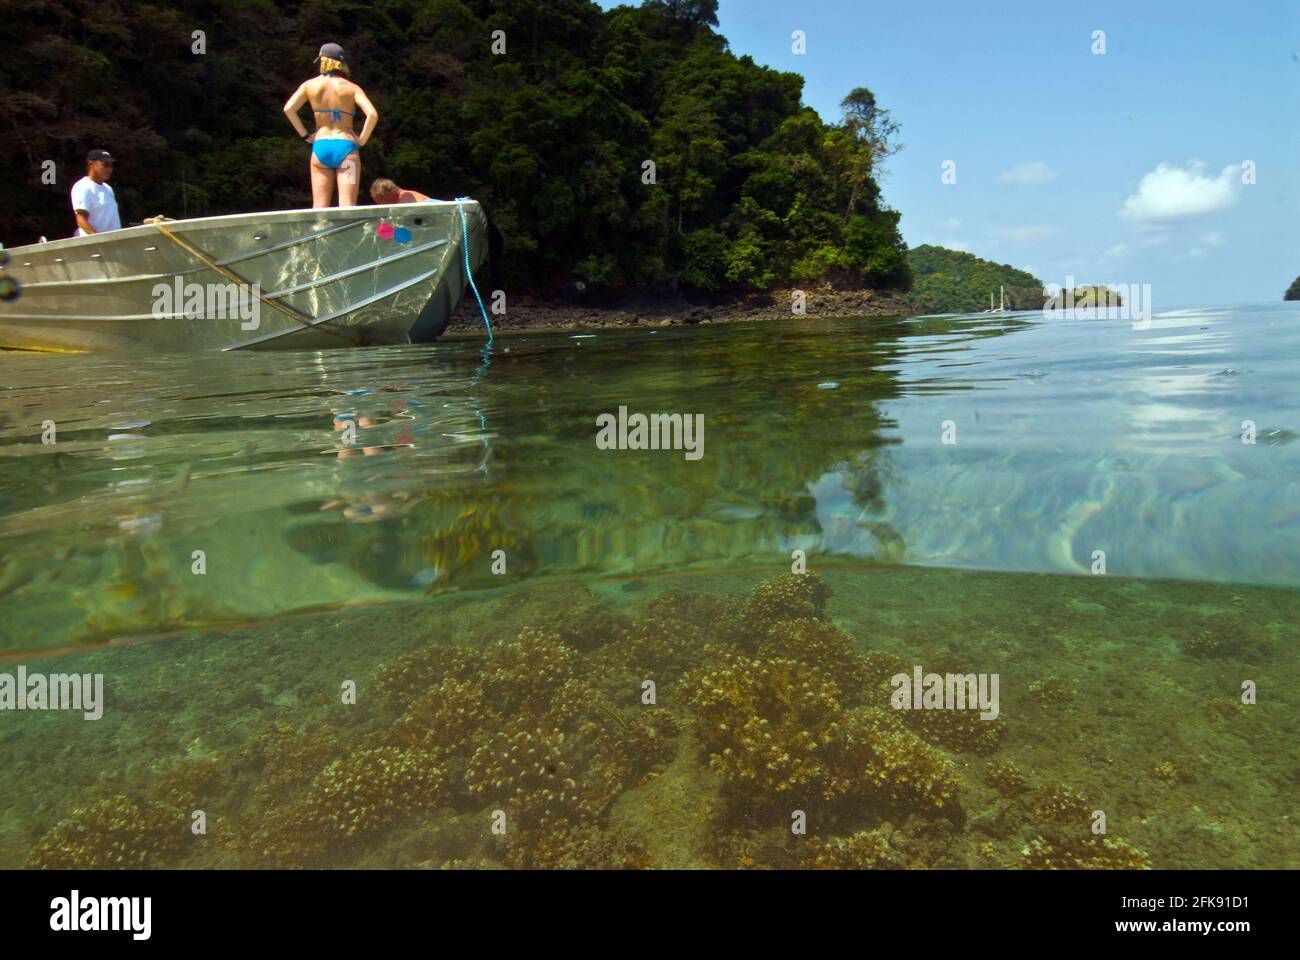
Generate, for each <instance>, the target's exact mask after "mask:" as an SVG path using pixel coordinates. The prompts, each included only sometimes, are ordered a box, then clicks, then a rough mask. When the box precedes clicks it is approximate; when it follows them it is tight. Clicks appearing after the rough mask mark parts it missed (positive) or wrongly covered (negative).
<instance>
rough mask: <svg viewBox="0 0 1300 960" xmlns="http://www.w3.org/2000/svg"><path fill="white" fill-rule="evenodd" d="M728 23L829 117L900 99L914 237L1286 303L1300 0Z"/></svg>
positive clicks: (809, 2) (798, 8)
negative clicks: (950, 178)
mask: <svg viewBox="0 0 1300 960" xmlns="http://www.w3.org/2000/svg"><path fill="white" fill-rule="evenodd" d="M615 5H616V4H614V3H611V2H602V6H606V7H611V6H615ZM719 20H720V26H719V30H720V31H721V33H722V34H723V35H724V36H726V37H727V39H728V40H729V41H730V44H731V49H732V50H733V51H734V52H735V53H737V54H749V55H750V56H752V57H753V58H754V59H755V60H756V61H757V62H759V63H761V64H765V65H767V66H771V67H775V68H778V69H782V70H791V71H795V72H797V73H799V74H801V75H802V76H803V77H804V78H805V85H804V101H805V102H806V103H808V104H809V105H811V106H812V107H814V108H815V109H816V110H817V111H818V112H819V113H820V114H821V115H822V116H823V117H824V118H825V119H828V120H834V119H838V117H839V102H840V100H841V99H842V98H843V96H844V94H846V93H847V92H848V91H849V90H851V89H852V88H853V87H855V86H867V87H870V88H871V90H872V91H874V92H875V94H876V97H877V100H878V101H879V102H880V104H881V105H882V106H885V107H887V108H888V109H890V110H891V111H892V113H893V117H894V119H895V120H897V121H898V122H899V123H900V124H901V125H902V130H901V132H900V135H899V140H900V142H901V143H903V144H904V149H903V150H902V151H901V152H900V153H898V154H897V155H896V156H894V157H893V158H891V159H890V160H889V161H888V162H887V164H886V167H885V173H884V177H883V179H882V185H883V188H884V193H885V199H886V201H887V202H888V203H889V204H890V205H891V206H893V207H894V208H896V209H898V210H900V211H902V214H903V219H902V228H903V234H904V237H905V238H906V240H907V242H908V244H909V245H916V244H920V243H939V244H943V245H945V246H952V247H959V248H961V249H965V250H969V251H970V252H971V253H974V254H977V255H979V256H981V257H985V258H986V259H989V260H995V261H997V262H1000V263H1010V264H1012V265H1013V266H1017V267H1022V268H1024V269H1028V270H1031V271H1032V272H1033V273H1035V274H1036V275H1037V276H1038V277H1040V278H1041V279H1042V280H1043V281H1044V282H1045V283H1049V284H1051V283H1056V284H1063V283H1065V282H1066V279H1067V277H1068V276H1073V277H1074V278H1075V280H1076V282H1079V283H1084V282H1088V283H1126V284H1127V283H1150V284H1151V294H1152V301H1153V304H1154V307H1155V309H1156V310H1161V309H1166V308H1173V307H1184V306H1194V305H1205V304H1220V303H1238V302H1247V301H1262V300H1277V299H1280V298H1281V295H1282V292H1283V290H1285V289H1286V287H1287V286H1288V285H1289V284H1290V282H1291V281H1292V280H1293V279H1294V278H1295V277H1296V276H1297V275H1300V190H1297V186H1296V178H1297V173H1300V132H1298V128H1300V111H1298V110H1297V107H1298V106H1300V97H1298V96H1297V90H1298V89H1300V3H1296V2H1294V0H1290V2H1283V0H1252V2H1249V3H1245V4H1240V5H1238V4H1229V3H1223V2H1214V3H1210V2H1204V0H1191V2H1179V3H1174V2H1172V0H1126V2H1110V0H1100V2H1086V3H1084V2H1061V0H1048V2H1043V0H1038V2H1023V0H1011V2H997V3H979V4H977V3H970V2H955V0H922V2H915V3H899V2H892V3H876V2H865V0H856V2H855V0H801V2H791V0H722V2H721V6H720V9H719ZM794 30H802V31H804V32H805V34H806V36H807V52H806V53H804V54H802V55H798V54H795V53H794V52H792V50H791V44H792V40H791V33H792V32H793V31H794ZM1097 30H1101V31H1104V32H1105V38H1104V39H1105V53H1104V54H1095V53H1093V46H1094V40H1093V32H1094V31H1097ZM949 160H950V161H953V163H954V164H955V178H956V182H955V183H953V184H951V185H947V184H944V183H942V182H941V173H942V169H943V164H944V162H945V161H949ZM1244 162H1250V163H1252V164H1253V165H1254V166H1253V169H1254V178H1255V183H1253V184H1247V183H1243V182H1242V180H1243V174H1245V173H1246V172H1247V171H1245V170H1244V169H1243V167H1242V164H1243V163H1244ZM1229 168H1231V169H1229Z"/></svg>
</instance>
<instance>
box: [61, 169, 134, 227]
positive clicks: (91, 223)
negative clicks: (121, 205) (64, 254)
mask: <svg viewBox="0 0 1300 960" xmlns="http://www.w3.org/2000/svg"><path fill="white" fill-rule="evenodd" d="M113 163H114V161H113V157H112V154H110V153H109V152H108V151H107V150H91V151H90V153H88V154H86V175H85V176H84V177H82V178H81V179H80V180H78V181H77V182H76V183H74V184H73V185H72V212H73V213H74V214H76V216H77V232H76V234H75V236H78V237H84V236H86V235H87V234H91V233H103V232H104V231H105V230H121V229H122V218H121V217H119V216H118V213H117V197H115V196H114V195H113V188H112V187H110V186H109V185H108V180H109V178H110V177H112V176H113Z"/></svg>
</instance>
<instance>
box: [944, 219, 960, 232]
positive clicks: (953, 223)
mask: <svg viewBox="0 0 1300 960" xmlns="http://www.w3.org/2000/svg"><path fill="white" fill-rule="evenodd" d="M943 228H944V229H945V230H960V229H961V221H960V220H958V219H957V218H956V217H949V218H948V219H947V220H945V221H944V222H943Z"/></svg>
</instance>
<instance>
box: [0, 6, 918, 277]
mask: <svg viewBox="0 0 1300 960" xmlns="http://www.w3.org/2000/svg"><path fill="white" fill-rule="evenodd" d="M717 6H718V4H717V0H645V2H644V3H642V4H641V5H639V6H620V7H617V8H614V9H611V10H608V11H605V10H602V9H601V8H600V7H599V6H597V5H596V4H595V3H593V2H591V0H548V2H546V3H540V2H537V0H375V2H373V3H372V2H361V0H204V2H198V0H178V2H175V3H168V4H165V5H164V4H162V3H157V2H148V0H146V2H140V3H136V2H126V0H46V2H42V3H24V4H10V5H9V8H8V12H7V14H6V18H5V19H6V39H7V46H8V48H9V51H10V52H9V54H8V56H7V61H6V69H5V71H4V73H3V74H0V97H3V98H4V102H5V103H6V107H7V109H6V113H7V119H8V121H9V122H8V127H9V130H10V135H9V136H6V137H5V138H3V139H0V158H2V159H3V161H4V164H5V169H6V170H11V171H18V172H20V175H17V176H12V175H11V177H9V178H7V179H6V181H5V184H4V186H3V187H2V188H0V189H3V191H4V195H3V200H4V202H3V204H0V239H2V240H3V241H4V242H5V243H6V244H8V245H10V246H14V245H17V244H20V243H27V242H30V241H32V240H34V239H36V237H37V236H38V235H41V234H44V235H47V236H49V237H51V238H56V237H63V236H67V235H69V234H70V233H71V231H72V227H73V224H72V218H71V213H70V210H69V208H68V191H69V189H70V187H71V185H72V182H73V181H74V180H76V179H77V178H79V177H80V176H81V175H82V173H83V172H84V157H85V153H86V150H87V149H89V148H91V147H104V148H107V149H109V150H110V151H111V152H112V153H113V154H114V156H116V157H118V159H119V163H118V166H117V169H116V172H115V175H114V179H113V186H114V189H115V190H116V191H117V193H118V198H119V204H120V205H121V207H122V212H123V219H124V220H127V221H130V220H139V219H141V218H143V217H144V216H149V215H153V214H157V213H165V214H167V215H169V216H173V217H183V216H190V217H193V216H201V215H208V214H222V213H233V212H244V211H251V210H258V209H281V208H292V207H304V206H307V205H309V203H310V186H309V182H308V175H307V158H306V152H307V151H306V148H305V147H304V145H303V144H302V143H301V142H300V141H299V140H298V139H297V138H296V137H295V136H294V134H293V131H292V130H291V129H290V128H289V125H288V124H287V123H286V122H285V120H284V117H283V114H282V113H281V106H282V105H283V103H284V101H285V100H286V99H287V98H288V96H289V94H290V93H292V91H293V90H294V89H295V88H296V87H297V85H298V84H299V83H300V82H301V81H302V80H304V79H306V78H307V77H308V76H310V75H311V74H312V72H313V63H312V58H313V57H314V56H315V54H316V51H317V48H318V47H319V45H320V44H321V43H322V42H325V41H335V42H338V43H341V44H342V45H343V46H344V48H345V49H346V50H347V52H348V57H349V60H350V62H351V64H352V78H353V79H354V80H355V81H357V82H358V83H360V84H361V85H362V86H363V87H364V88H365V90H366V92H367V93H368V94H369V96H370V98H371V99H372V100H373V101H374V103H375V105H376V107H377V109H378V110H379V113H380V117H381V119H380V123H379V127H378V130H377V132H376V134H375V136H374V139H373V140H372V141H371V143H370V144H368V145H367V147H366V148H365V149H364V150H363V151H362V163H363V177H364V180H365V182H366V183H367V184H368V183H369V181H370V180H371V179H372V178H374V177H377V176H388V177H391V178H393V179H394V180H396V181H397V182H398V183H400V184H401V185H403V186H409V187H412V188H414V189H418V190H421V191H423V192H425V193H428V194H430V195H433V196H439V197H453V196H459V195H469V196H473V197H475V198H476V199H479V200H481V201H482V202H483V204H484V206H485V208H486V209H487V211H488V212H489V213H490V214H491V215H492V216H493V218H494V219H495V220H496V222H497V223H498V225H499V226H500V227H501V229H502V230H503V231H504V233H505V235H506V238H507V271H508V278H509V280H510V282H511V283H512V284H514V285H517V286H524V287H529V288H532V289H545V288H547V287H548V286H550V285H552V284H557V283H562V282H567V281H568V280H571V279H574V278H582V279H584V280H586V281H587V282H588V283H590V284H593V285H596V286H603V287H606V288H611V289H618V288H625V287H675V286H679V285H681V286H685V287H688V288H695V289H699V290H706V291H714V290H723V289H736V290H752V289H762V288H765V287H769V286H771V285H774V284H782V283H806V282H809V281H812V280H816V279H823V278H830V279H835V280H839V281H844V282H848V283H853V284H867V285H870V286H876V287H888V288H897V289H906V288H907V286H908V285H909V283H910V279H911V276H910V272H909V269H908V262H907V254H906V248H905V246H904V245H903V242H902V240H901V237H900V234H899V230H898V220H899V214H898V213H897V212H896V211H893V210H890V209H889V208H888V207H887V206H885V204H884V202H883V200H882V198H881V195H880V189H879V186H878V184H877V182H876V179H875V173H876V168H877V165H878V164H879V162H880V161H881V160H882V159H883V158H884V157H885V156H887V155H888V154H889V152H891V151H892V150H893V149H895V146H894V144H893V140H892V138H893V136H894V134H895V133H896V132H897V127H896V125H894V124H893V122H892V121H891V120H890V119H889V115H888V111H886V110H883V109H881V108H880V107H879V106H878V105H877V104H876V101H875V97H874V96H873V95H872V94H871V92H870V90H868V89H866V88H859V89H857V90H854V91H852V92H851V93H850V94H849V96H848V97H846V99H845V103H844V110H845V114H844V117H843V118H842V119H841V121H840V122H834V123H827V122H823V121H822V120H821V118H819V117H818V116H817V114H816V113H815V112H814V111H813V110H812V109H810V108H809V107H807V106H805V105H804V104H803V103H802V100H801V97H802V90H803V80H802V78H801V77H800V76H798V75H797V74H794V73H788V72H782V71H778V70H773V69H770V68H767V67H763V66H759V65H757V64H756V63H754V61H753V60H752V59H751V58H749V57H737V56H735V55H734V54H733V53H731V52H730V50H729V49H728V47H727V42H726V40H725V39H724V38H723V37H722V36H720V35H719V34H718V33H717V32H716V31H715V30H714V29H713V27H714V26H715V25H716V24H717ZM196 31H202V35H201V37H202V44H203V48H204V52H202V53H199V52H195V51H196V50H197V49H198V45H199V39H198V35H197V34H196ZM496 31H501V33H496ZM494 38H497V39H503V40H504V44H505V52H504V53H500V52H494V51H493V41H494ZM45 161H52V162H53V167H54V169H55V170H56V171H57V179H56V180H55V182H54V183H48V182H45V180H48V170H49V165H48V164H46V163H45ZM648 162H650V163H653V164H654V167H653V177H652V178H651V177H650V176H649V170H650V168H649V167H648V166H647V163H648ZM43 174H44V175H45V176H44V177H43ZM649 179H652V181H653V182H646V181H647V180H649ZM364 195H365V191H364V190H363V196H364Z"/></svg>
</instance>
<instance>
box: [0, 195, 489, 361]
mask: <svg viewBox="0 0 1300 960" xmlns="http://www.w3.org/2000/svg"><path fill="white" fill-rule="evenodd" d="M467 241H468V262H469V265H470V271H471V272H473V271H474V270H475V269H477V268H478V266H479V265H480V264H481V263H482V262H483V260H484V258H485V256H486V253H487V248H488V224H487V218H486V216H485V215H484V213H483V211H482V209H481V208H480V206H479V204H478V203H477V202H476V201H473V200H430V201H427V202H424V203H403V204H392V205H386V206H363V207H325V208H321V209H310V210H276V211H271V212H267V213H244V214H234V215H230V216H222V217H204V218H200V219H194V220H172V221H163V222H159V223H145V224H142V225H139V226H133V227H128V228H126V229H123V230H114V231H111V232H105V233H99V234H93V235H91V236H87V237H73V238H71V239H67V240H55V241H52V242H49V243H37V244H31V245H29V246H23V247H15V248H12V249H9V250H5V251H4V252H3V254H0V262H2V263H4V266H3V270H2V271H0V272H2V273H3V274H4V275H6V276H7V277H9V278H10V279H11V280H12V281H15V282H16V288H15V285H14V284H8V285H7V286H8V287H9V292H10V293H12V294H14V295H13V296H10V297H8V298H7V299H4V300H0V347H7V348H12V349H23V350H52V351H112V350H141V349H148V350H244V349H264V348H286V349H317V348H321V347H341V346H367V345H371V344H392V343H408V342H424V341H429V340H433V339H435V338H437V337H438V336H439V335H440V334H441V333H442V332H443V330H445V329H446V327H447V323H448V321H449V320H450V318H451V313H452V310H453V309H455V307H456V305H457V304H458V303H459V302H460V298H461V296H462V295H463V294H464V292H465V287H466V285H467V282H468V278H467V277H466V273H465V264H466V242H467Z"/></svg>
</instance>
